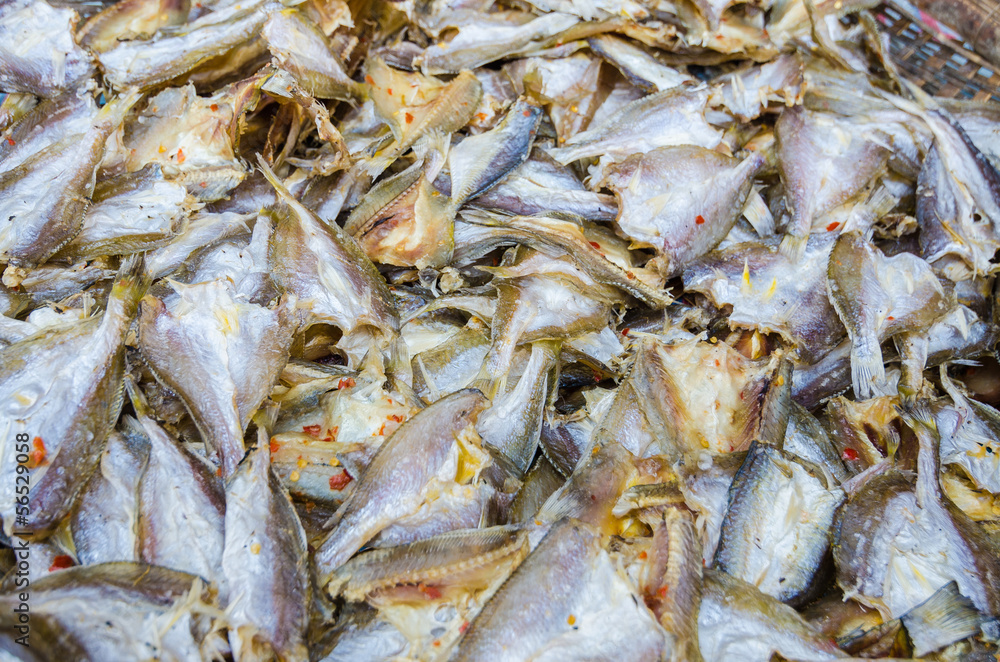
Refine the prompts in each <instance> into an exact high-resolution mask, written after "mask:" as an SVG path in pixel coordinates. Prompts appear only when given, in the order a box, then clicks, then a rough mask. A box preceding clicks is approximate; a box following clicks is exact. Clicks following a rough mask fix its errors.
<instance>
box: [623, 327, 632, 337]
mask: <svg viewBox="0 0 1000 662" xmlns="http://www.w3.org/2000/svg"><path fill="white" fill-rule="evenodd" d="M629 330H630V329H629V328H628V327H627V326H626V327H625V328H624V329H622V335H623V336H627V335H628V332H629Z"/></svg>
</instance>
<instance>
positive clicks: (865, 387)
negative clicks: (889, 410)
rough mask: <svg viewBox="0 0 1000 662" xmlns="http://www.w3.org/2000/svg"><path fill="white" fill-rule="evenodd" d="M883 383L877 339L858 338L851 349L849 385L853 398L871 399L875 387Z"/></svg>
mask: <svg viewBox="0 0 1000 662" xmlns="http://www.w3.org/2000/svg"><path fill="white" fill-rule="evenodd" d="M883 382H885V365H883V363H882V348H881V347H879V343H878V338H874V337H870V336H859V337H857V338H855V339H854V342H853V346H852V347H851V384H852V385H853V386H854V397H856V398H858V399H859V400H867V399H868V398H870V397H872V395H873V393H874V392H875V388H876V386H877V385H879V384H882V383H883Z"/></svg>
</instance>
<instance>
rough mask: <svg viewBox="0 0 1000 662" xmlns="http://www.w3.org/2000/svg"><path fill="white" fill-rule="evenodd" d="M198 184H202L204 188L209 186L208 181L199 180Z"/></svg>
mask: <svg viewBox="0 0 1000 662" xmlns="http://www.w3.org/2000/svg"><path fill="white" fill-rule="evenodd" d="M198 186H200V187H202V188H207V187H208V182H199V183H198Z"/></svg>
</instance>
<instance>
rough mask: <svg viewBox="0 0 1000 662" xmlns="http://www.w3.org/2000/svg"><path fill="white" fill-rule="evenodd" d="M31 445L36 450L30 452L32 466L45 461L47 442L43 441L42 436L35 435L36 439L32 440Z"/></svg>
mask: <svg viewBox="0 0 1000 662" xmlns="http://www.w3.org/2000/svg"><path fill="white" fill-rule="evenodd" d="M31 445H32V447H34V449H35V450H33V451H31V452H30V453H28V457H30V458H31V464H32V466H35V467H37V466H38V465H40V464H41V463H42V462H44V461H45V455H46V451H45V442H43V441H42V438H41V437H35V438H34V440H32V442H31Z"/></svg>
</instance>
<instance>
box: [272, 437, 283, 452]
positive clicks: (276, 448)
mask: <svg viewBox="0 0 1000 662" xmlns="http://www.w3.org/2000/svg"><path fill="white" fill-rule="evenodd" d="M279 450H281V444H279V443H278V442H276V441H275V440H274V439H272V440H271V455H274V454H275V453H277V452H278V451H279Z"/></svg>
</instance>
